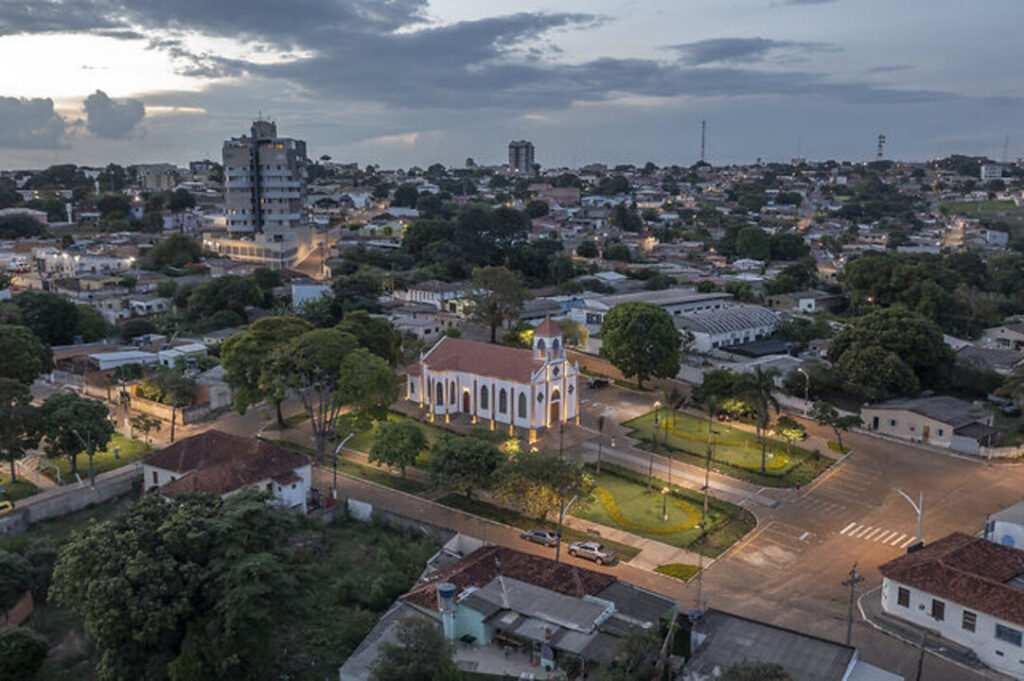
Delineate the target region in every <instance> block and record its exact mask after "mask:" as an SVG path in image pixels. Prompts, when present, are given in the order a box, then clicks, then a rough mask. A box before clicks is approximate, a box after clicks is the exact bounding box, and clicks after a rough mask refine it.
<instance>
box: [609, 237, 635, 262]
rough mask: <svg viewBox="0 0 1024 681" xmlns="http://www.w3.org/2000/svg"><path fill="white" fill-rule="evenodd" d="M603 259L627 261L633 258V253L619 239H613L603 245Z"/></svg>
mask: <svg viewBox="0 0 1024 681" xmlns="http://www.w3.org/2000/svg"><path fill="white" fill-rule="evenodd" d="M604 259H605V260H617V261H619V262H629V261H630V260H632V259H633V255H632V253H630V250H629V246H627V245H626V244H624V243H622V242H621V241H613V242H612V243H610V244H608V245H607V246H605V247H604Z"/></svg>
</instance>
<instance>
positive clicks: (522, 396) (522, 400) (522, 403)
mask: <svg viewBox="0 0 1024 681" xmlns="http://www.w3.org/2000/svg"><path fill="white" fill-rule="evenodd" d="M519 418H526V393H519Z"/></svg>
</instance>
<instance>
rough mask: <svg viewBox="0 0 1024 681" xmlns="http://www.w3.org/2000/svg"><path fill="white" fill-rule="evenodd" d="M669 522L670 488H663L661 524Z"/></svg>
mask: <svg viewBox="0 0 1024 681" xmlns="http://www.w3.org/2000/svg"><path fill="white" fill-rule="evenodd" d="M666 520H668V487H662V488H661V522H665V521H666Z"/></svg>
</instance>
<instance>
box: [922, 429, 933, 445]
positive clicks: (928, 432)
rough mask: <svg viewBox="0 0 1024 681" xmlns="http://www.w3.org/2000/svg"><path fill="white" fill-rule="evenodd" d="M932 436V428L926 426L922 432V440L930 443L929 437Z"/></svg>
mask: <svg viewBox="0 0 1024 681" xmlns="http://www.w3.org/2000/svg"><path fill="white" fill-rule="evenodd" d="M931 434H932V429H931V426H924V429H923V430H922V431H921V439H923V440H924V441H925V442H928V436H929V435H931Z"/></svg>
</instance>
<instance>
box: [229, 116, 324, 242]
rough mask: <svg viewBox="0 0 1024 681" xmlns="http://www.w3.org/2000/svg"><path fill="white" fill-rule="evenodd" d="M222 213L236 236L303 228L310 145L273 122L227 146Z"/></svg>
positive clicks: (256, 125)
mask: <svg viewBox="0 0 1024 681" xmlns="http://www.w3.org/2000/svg"><path fill="white" fill-rule="evenodd" d="M223 157H224V179H225V186H224V209H225V213H226V215H227V228H228V231H229V232H231V233H232V234H239V233H241V234H251V233H254V232H257V233H268V234H284V233H286V232H288V231H290V230H292V229H294V228H296V227H300V226H302V225H304V224H305V222H306V221H305V218H304V214H303V211H304V210H305V203H306V143H305V142H304V141H302V140H296V139H292V138H290V137H278V136H277V125H276V124H275V123H272V122H271V121H264V120H257V121H253V124H252V128H251V129H250V136H248V137H247V136H244V135H243V136H242V137H234V138H232V139H230V140H227V141H226V142H224V151H223Z"/></svg>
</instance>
